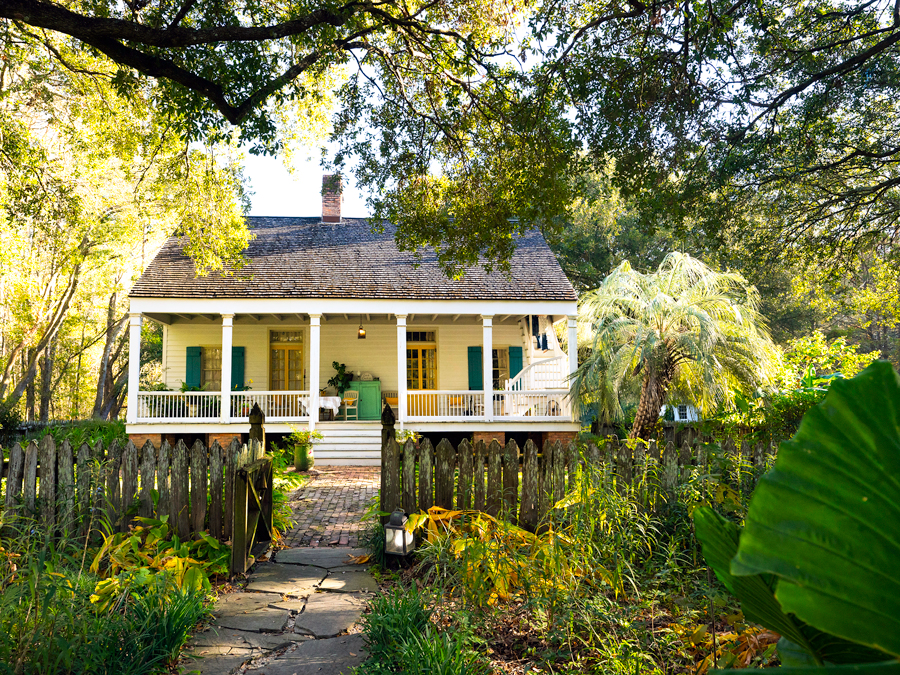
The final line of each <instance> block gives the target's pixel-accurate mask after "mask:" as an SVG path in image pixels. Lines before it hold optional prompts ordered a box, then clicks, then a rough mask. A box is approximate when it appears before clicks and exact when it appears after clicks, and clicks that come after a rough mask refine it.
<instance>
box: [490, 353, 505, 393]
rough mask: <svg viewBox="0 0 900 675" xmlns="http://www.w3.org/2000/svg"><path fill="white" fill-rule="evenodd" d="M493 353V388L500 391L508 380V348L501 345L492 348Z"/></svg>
mask: <svg viewBox="0 0 900 675" xmlns="http://www.w3.org/2000/svg"><path fill="white" fill-rule="evenodd" d="M492 355H493V364H494V365H493V372H492V374H491V375H492V378H493V380H494V390H495V391H500V390H502V389H504V388H506V383H507V382H508V381H509V349H507V348H506V347H501V348H500V349H494V350H492Z"/></svg>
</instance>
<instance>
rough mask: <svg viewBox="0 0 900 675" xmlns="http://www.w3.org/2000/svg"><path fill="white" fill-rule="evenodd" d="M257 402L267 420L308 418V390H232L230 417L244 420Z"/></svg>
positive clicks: (302, 419)
mask: <svg viewBox="0 0 900 675" xmlns="http://www.w3.org/2000/svg"><path fill="white" fill-rule="evenodd" d="M254 403H258V404H259V407H260V408H261V409H262V411H263V413H265V416H266V421H267V422H294V421H297V422H302V421H304V420H308V419H309V392H308V391H233V392H231V419H233V420H235V421H244V420H247V419H248V418H249V417H250V410H252V408H253V404H254Z"/></svg>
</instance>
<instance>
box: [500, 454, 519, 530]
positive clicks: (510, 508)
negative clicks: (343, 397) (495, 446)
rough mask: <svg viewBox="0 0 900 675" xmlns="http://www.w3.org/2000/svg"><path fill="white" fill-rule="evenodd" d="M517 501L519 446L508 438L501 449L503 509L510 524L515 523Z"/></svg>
mask: <svg viewBox="0 0 900 675" xmlns="http://www.w3.org/2000/svg"><path fill="white" fill-rule="evenodd" d="M518 501H519V446H518V445H517V444H516V442H515V441H514V440H513V439H512V438H510V439H509V440H508V441H507V442H506V447H505V448H503V508H504V510H505V511H506V513H507V517H508V518H509V521H510V522H511V523H515V522H516V516H517V510H518V509H517V507H518Z"/></svg>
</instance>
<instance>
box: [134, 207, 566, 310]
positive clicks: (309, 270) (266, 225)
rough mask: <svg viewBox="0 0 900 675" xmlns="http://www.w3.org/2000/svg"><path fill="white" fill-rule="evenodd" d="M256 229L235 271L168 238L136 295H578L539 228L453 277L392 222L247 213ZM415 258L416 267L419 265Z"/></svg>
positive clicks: (492, 297) (454, 297)
mask: <svg viewBox="0 0 900 675" xmlns="http://www.w3.org/2000/svg"><path fill="white" fill-rule="evenodd" d="M247 222H248V225H249V227H250V230H251V232H252V233H253V234H254V235H255V238H254V239H253V241H251V242H250V246H249V247H248V248H247V250H246V252H245V255H246V257H247V259H248V261H249V263H248V264H247V265H246V266H244V267H243V268H242V269H241V270H240V271H238V272H236V273H235V274H233V275H230V276H223V275H221V274H218V273H214V274H209V275H207V276H203V277H197V276H196V275H195V272H194V264H193V262H192V261H191V260H190V258H188V257H187V256H186V255H184V253H183V252H182V243H181V240H180V239H178V238H175V237H172V238H170V239H169V240H168V241H167V242H166V243H165V245H164V246H163V248H162V250H161V251H160V252H159V255H157V256H156V258H154V259H153V262H151V263H150V265H149V267H147V269H146V271H145V272H144V274H143V275H142V276H141V278H140V279H139V280H138V282H137V283H136V284H135V285H134V288H132V290H131V294H130V297H132V298H392V299H393V298H396V299H427V300H469V299H472V300H576V299H577V295H576V294H575V290H574V289H573V288H572V284H571V283H569V280H568V279H567V278H566V275H565V274H564V273H563V271H562V269H561V268H560V266H559V263H558V262H557V261H556V258H555V256H554V255H553V253H552V252H551V251H550V248H549V247H548V246H547V243H546V242H545V241H544V237H543V236H542V235H541V234H540V232H537V231H535V232H531V233H529V234H527V235H525V236H523V237H521V238H519V239H518V241H517V248H516V253H515V255H513V258H512V260H511V261H510V271H509V273H508V274H507V273H504V272H492V273H490V274H487V273H486V272H485V271H484V269H483V268H481V267H474V268H471V269H469V270H467V272H466V274H465V276H464V277H463V278H462V279H459V280H453V279H448V278H447V277H446V276H445V275H444V274H443V272H442V271H441V269H440V266H439V265H438V263H437V256H436V255H435V253H434V251H432V250H426V251H423V252H422V253H421V256H420V258H418V259H417V258H416V256H415V255H414V254H413V253H409V252H400V251H398V250H397V246H396V244H395V243H394V228H393V227H392V226H386V227H385V228H384V230H383V231H382V232H372V228H371V226H370V224H369V222H368V221H367V220H366V219H362V218H356V219H344V220H343V221H342V222H340V223H323V222H322V221H321V220H320V219H318V218H261V217H250V218H248V219H247ZM416 263H418V266H416Z"/></svg>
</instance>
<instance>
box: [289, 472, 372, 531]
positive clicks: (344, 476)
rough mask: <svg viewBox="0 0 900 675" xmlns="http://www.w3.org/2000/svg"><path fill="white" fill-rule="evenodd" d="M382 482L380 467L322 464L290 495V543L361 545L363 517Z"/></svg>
mask: <svg viewBox="0 0 900 675" xmlns="http://www.w3.org/2000/svg"><path fill="white" fill-rule="evenodd" d="M380 485H381V468H380V467H377V466H347V467H341V466H334V467H323V468H322V470H321V471H318V473H313V475H312V479H311V480H310V482H309V483H307V484H306V485H304V486H303V487H302V488H300V489H299V490H297V492H295V493H294V494H292V495H291V501H290V505H291V509H292V510H293V512H294V522H295V526H294V529H293V530H291V531H290V532H288V533H287V534H286V535H285V541H284V543H285V544H287V545H288V546H292V547H296V546H354V547H355V546H359V545H360V542H359V535H360V532H361V531H362V530H363V526H362V525H361V523H360V518H362V515H363V514H364V513H365V512H366V510H367V509H368V508H369V506H370V504H371V503H372V499H374V497H375V495H377V494H378V488H379V487H380Z"/></svg>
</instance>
